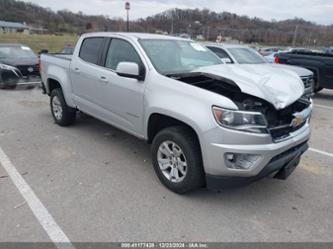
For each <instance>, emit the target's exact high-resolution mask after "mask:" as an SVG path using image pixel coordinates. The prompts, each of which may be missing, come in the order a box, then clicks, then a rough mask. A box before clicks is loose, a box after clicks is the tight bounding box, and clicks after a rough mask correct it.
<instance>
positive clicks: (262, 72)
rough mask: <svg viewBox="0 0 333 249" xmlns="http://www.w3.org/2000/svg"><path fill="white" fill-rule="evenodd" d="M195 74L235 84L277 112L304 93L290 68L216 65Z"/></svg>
mask: <svg viewBox="0 0 333 249" xmlns="http://www.w3.org/2000/svg"><path fill="white" fill-rule="evenodd" d="M193 72H200V73H208V74H213V75H217V76H220V77H223V78H226V79H229V80H231V81H233V82H234V83H235V84H236V85H237V86H238V87H239V88H240V89H241V91H242V92H243V93H246V94H249V95H252V96H255V97H258V98H261V99H264V100H266V101H268V102H270V103H271V104H272V105H273V106H274V107H275V108H276V109H277V110H280V109H284V108H285V107H287V106H289V105H290V104H292V103H294V102H295V101H296V100H298V99H299V98H300V97H301V96H302V95H303V94H304V85H303V82H302V80H301V79H300V77H299V76H298V75H297V74H296V73H295V72H293V71H290V70H289V69H283V68H281V67H280V68H278V67H272V66H271V65H269V64H267V65H266V64H265V65H263V64H262V65H259V64H256V65H240V64H237V65H236V64H233V65H228V64H224V65H215V66H208V67H202V68H199V69H197V70H195V71H193Z"/></svg>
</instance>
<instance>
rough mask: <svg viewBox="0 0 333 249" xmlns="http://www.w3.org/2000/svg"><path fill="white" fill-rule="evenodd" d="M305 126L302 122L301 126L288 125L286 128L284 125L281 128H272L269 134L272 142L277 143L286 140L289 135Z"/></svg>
mask: <svg viewBox="0 0 333 249" xmlns="http://www.w3.org/2000/svg"><path fill="white" fill-rule="evenodd" d="M305 124H306V121H304V122H303V123H302V124H300V125H299V126H297V127H293V126H291V125H288V126H287V125H286V126H283V127H276V128H272V129H270V133H271V136H272V138H273V140H274V141H275V142H279V141H281V140H284V139H286V138H288V137H289V135H290V133H292V132H295V131H297V130H299V129H301V128H302V127H304V126H305Z"/></svg>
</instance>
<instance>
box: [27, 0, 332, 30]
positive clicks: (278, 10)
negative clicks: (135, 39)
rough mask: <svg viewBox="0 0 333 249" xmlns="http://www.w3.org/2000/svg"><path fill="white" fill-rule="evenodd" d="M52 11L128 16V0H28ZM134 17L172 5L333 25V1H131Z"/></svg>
mask: <svg viewBox="0 0 333 249" xmlns="http://www.w3.org/2000/svg"><path fill="white" fill-rule="evenodd" d="M24 1H25V2H32V3H35V4H38V5H41V6H43V7H48V8H50V9H52V10H55V11H57V10H62V9H68V10H71V11H73V12H78V11H82V12H83V13H84V14H89V15H90V14H91V15H107V16H109V17H110V18H117V17H123V18H125V17H126V12H125V10H124V6H125V2H126V1H125V0H24ZM129 2H130V3H131V8H132V9H131V12H130V16H131V18H132V19H138V18H144V17H147V16H150V15H154V14H157V13H159V12H162V11H164V10H167V9H171V8H200V9H202V8H207V9H210V10H214V11H216V12H222V11H228V12H232V13H236V14H238V15H248V16H250V17H259V18H262V19H265V20H269V21H270V20H272V19H275V20H285V19H292V18H294V17H300V18H304V19H305V20H308V21H312V22H316V23H319V24H327V25H328V24H333V14H332V13H333V0H129Z"/></svg>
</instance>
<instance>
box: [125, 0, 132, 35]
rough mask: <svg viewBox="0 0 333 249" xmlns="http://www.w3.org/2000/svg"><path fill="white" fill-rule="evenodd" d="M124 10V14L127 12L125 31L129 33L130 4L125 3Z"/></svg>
mask: <svg viewBox="0 0 333 249" xmlns="http://www.w3.org/2000/svg"><path fill="white" fill-rule="evenodd" d="M125 9H126V12H127V22H126V31H127V32H129V31H130V27H129V11H130V9H131V4H130V2H126V3H125Z"/></svg>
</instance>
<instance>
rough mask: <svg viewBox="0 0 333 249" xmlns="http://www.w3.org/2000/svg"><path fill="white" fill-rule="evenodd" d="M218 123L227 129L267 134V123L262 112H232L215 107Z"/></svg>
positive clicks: (214, 112)
mask: <svg viewBox="0 0 333 249" xmlns="http://www.w3.org/2000/svg"><path fill="white" fill-rule="evenodd" d="M213 114H214V117H215V120H216V122H217V123H218V124H219V125H221V126H223V127H226V128H230V129H235V130H239V131H247V132H253V133H267V121H266V118H265V116H264V115H263V114H262V113H260V112H247V111H232V110H227V109H223V108H220V107H216V106H214V107H213Z"/></svg>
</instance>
